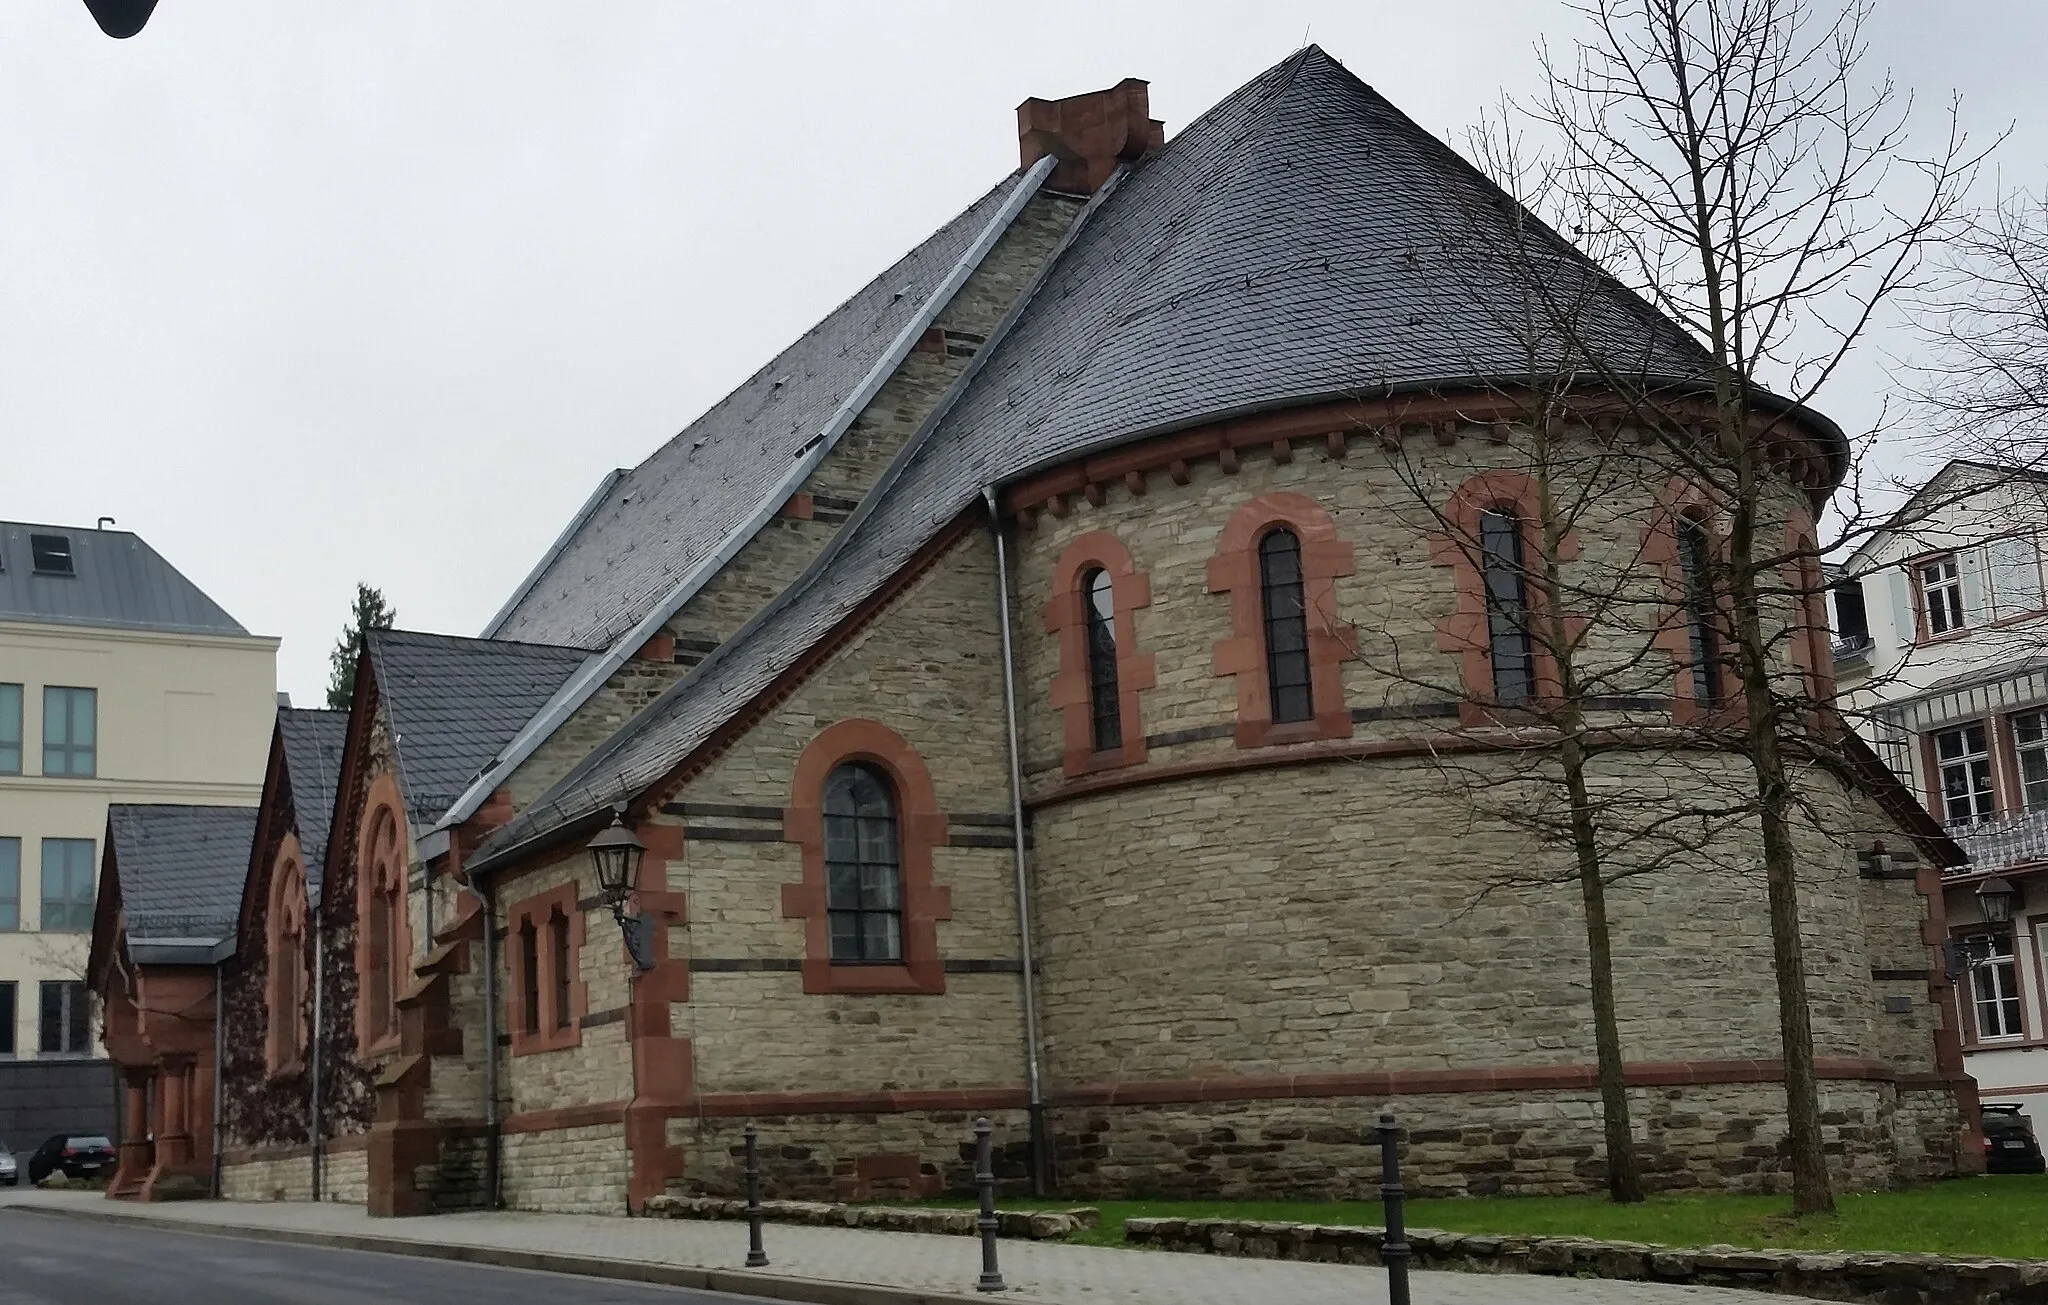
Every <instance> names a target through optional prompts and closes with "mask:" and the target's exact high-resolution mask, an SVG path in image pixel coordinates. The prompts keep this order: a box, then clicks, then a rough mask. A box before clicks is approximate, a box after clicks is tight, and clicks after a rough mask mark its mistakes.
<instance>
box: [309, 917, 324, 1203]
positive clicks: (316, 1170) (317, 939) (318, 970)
mask: <svg viewBox="0 0 2048 1305" xmlns="http://www.w3.org/2000/svg"><path fill="white" fill-rule="evenodd" d="M326 974H327V925H326V916H325V914H324V913H323V912H320V911H315V912H313V1036H312V1038H311V1039H310V1041H311V1042H312V1048H311V1050H310V1051H309V1052H308V1053H307V1056H306V1069H307V1078H308V1079H309V1080H310V1091H309V1093H308V1095H307V1100H306V1113H307V1119H306V1142H307V1144H308V1146H309V1147H310V1148H311V1150H312V1156H311V1162H312V1169H313V1175H312V1178H313V1185H312V1189H313V1199H314V1200H315V1201H316V1202H317V1201H318V1200H319V1199H320V1179H321V1177H322V1174H321V1170H322V1169H323V1168H324V1167H325V1166H324V1165H323V1164H322V1159H323V1157H322V1155H321V1150H320V1148H321V1143H322V1142H323V1141H324V1140H325V1139H324V1138H322V1137H321V1131H320V1071H321V1067H322V1060H323V1057H322V1056H321V1054H320V1053H321V1052H322V1051H323V1050H324V1049H325V1048H326V1032H327V1019H326V1009H327V1001H326V992H327V984H326V982H325V978H326Z"/></svg>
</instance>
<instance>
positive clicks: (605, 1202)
mask: <svg viewBox="0 0 2048 1305" xmlns="http://www.w3.org/2000/svg"><path fill="white" fill-rule="evenodd" d="M502 1145H503V1148H504V1150H503V1152H502V1155H503V1163H504V1178H503V1181H504V1195H505V1204H506V1205H507V1206H509V1207H511V1208H512V1209H514V1210H541V1211H546V1212H548V1213H550V1214H624V1213H626V1174H627V1170H628V1168H629V1166H630V1163H631V1162H630V1160H629V1158H628V1156H627V1154H626V1134H625V1130H624V1129H623V1128H621V1127H620V1126H619V1125H618V1124H593V1125H589V1126H586V1127H580V1128H558V1129H551V1130H549V1131H547V1132H542V1133H514V1134H510V1135H508V1136H507V1137H505V1138H504V1140H503V1143H502Z"/></svg>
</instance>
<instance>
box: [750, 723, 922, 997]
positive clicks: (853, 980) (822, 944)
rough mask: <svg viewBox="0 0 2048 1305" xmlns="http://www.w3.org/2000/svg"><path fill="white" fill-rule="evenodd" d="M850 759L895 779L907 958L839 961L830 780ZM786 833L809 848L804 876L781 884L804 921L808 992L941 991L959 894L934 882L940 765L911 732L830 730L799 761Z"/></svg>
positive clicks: (793, 915) (864, 727)
mask: <svg viewBox="0 0 2048 1305" xmlns="http://www.w3.org/2000/svg"><path fill="white" fill-rule="evenodd" d="M849 761H860V762H866V763H867V764H869V765H871V766H873V767H875V768H876V769H878V770H880V771H881V772H882V773H883V774H884V775H886V776H887V777H888V779H889V782H890V783H891V784H892V785H894V786H895V790H896V794H895V796H896V811H897V826H896V827H897V837H898V839H899V840H900V846H899V847H898V848H897V857H896V864H897V868H898V871H899V873H900V874H901V876H902V904H903V960H902V962H901V963H900V964H879V965H875V964H857V965H838V964H834V963H833V961H832V938H831V917H830V914H829V912H828V911H827V909H826V893H825V812H824V803H825V781H826V780H827V779H829V778H830V777H831V775H832V772H833V771H834V770H837V769H838V768H839V767H840V766H841V765H842V764H844V763H846V762H849ZM782 837H783V839H784V841H786V842H791V843H795V844H796V845H797V846H798V847H799V848H800V849H801V855H802V865H803V879H802V880H801V881H800V882H798V883H794V884H784V885H783V886H782V915H783V918H784V919H787V920H802V921H803V922H804V961H803V982H804V991H805V992H806V993H812V994H822V993H856V994H858V993H866V994H875V995H880V994H901V995H913V996H934V997H936V996H942V995H944V993H945V991H946V964H945V960H944V959H943V958H942V957H941V956H940V954H939V929H938V922H939V921H941V920H950V919H952V918H953V904H952V892H951V890H950V889H948V888H946V887H944V886H942V885H939V884H935V883H933V882H932V849H933V848H935V847H943V846H945V844H946V815H945V812H943V811H941V810H940V809H939V796H938V790H937V789H936V787H934V786H933V784H932V777H931V772H930V771H929V770H928V769H927V768H926V766H925V763H924V758H923V757H921V756H919V755H918V752H917V749H916V748H914V747H912V746H911V745H910V744H909V743H908V742H907V741H906V740H905V739H904V738H903V736H902V735H900V734H898V733H896V731H894V730H892V729H890V728H889V727H888V726H886V725H884V724H882V723H881V722H880V721H874V720H863V719H854V720H844V721H840V722H839V723H838V724H836V725H832V726H829V727H827V728H826V729H824V730H823V731H821V732H820V733H819V734H818V736H817V737H816V738H814V739H812V740H811V741H810V743H809V744H808V745H807V746H806V747H805V748H804V751H803V755H802V756H800V757H799V758H797V763H796V770H795V773H794V774H793V775H792V776H791V780H790V800H789V806H788V807H786V808H785V809H784V810H783V813H782Z"/></svg>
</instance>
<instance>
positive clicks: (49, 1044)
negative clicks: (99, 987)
mask: <svg viewBox="0 0 2048 1305" xmlns="http://www.w3.org/2000/svg"><path fill="white" fill-rule="evenodd" d="M41 987H42V992H41V998H42V1011H41V1019H40V1020H39V1021H38V1024H39V1036H38V1038H37V1043H36V1045H37V1047H38V1048H39V1049H40V1050H41V1051H42V1052H43V1054H45V1055H49V1056H84V1055H88V1054H90V1053H91V1051H92V999H91V998H90V997H89V996H87V994H86V988H85V985H84V984H82V983H77V982H73V981H71V980H60V981H57V982H49V981H45V982H44V983H43V984H42V985H41Z"/></svg>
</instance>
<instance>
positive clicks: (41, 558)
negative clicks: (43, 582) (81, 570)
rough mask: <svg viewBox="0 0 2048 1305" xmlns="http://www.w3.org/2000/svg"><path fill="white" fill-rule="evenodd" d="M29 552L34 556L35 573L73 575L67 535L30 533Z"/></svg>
mask: <svg viewBox="0 0 2048 1305" xmlns="http://www.w3.org/2000/svg"><path fill="white" fill-rule="evenodd" d="M28 548H29V552H30V554H31V555H33V557H34V558H35V569H36V574H37V575H75V574H77V573H76V572H75V571H73V570H72V569H71V537H70V536H69V535H30V536H29V537H28Z"/></svg>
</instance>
